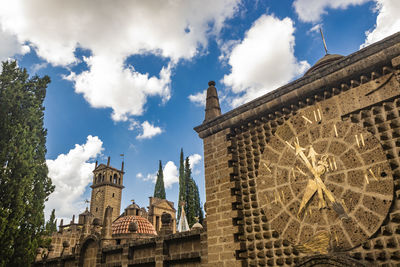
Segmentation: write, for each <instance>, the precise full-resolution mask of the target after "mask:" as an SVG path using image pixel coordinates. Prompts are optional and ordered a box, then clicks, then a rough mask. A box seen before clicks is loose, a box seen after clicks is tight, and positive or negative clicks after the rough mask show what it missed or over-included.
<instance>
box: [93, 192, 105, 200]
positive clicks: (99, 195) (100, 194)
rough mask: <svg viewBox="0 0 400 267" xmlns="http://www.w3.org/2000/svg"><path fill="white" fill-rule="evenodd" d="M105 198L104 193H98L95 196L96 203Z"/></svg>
mask: <svg viewBox="0 0 400 267" xmlns="http://www.w3.org/2000/svg"><path fill="white" fill-rule="evenodd" d="M102 196H103V192H102V191H100V190H99V191H97V193H96V195H95V196H94V198H95V200H96V201H100V200H101V197H102Z"/></svg>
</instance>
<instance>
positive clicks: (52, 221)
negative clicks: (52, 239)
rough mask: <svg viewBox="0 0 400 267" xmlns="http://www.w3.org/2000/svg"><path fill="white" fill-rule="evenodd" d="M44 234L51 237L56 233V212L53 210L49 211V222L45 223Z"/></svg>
mask: <svg viewBox="0 0 400 267" xmlns="http://www.w3.org/2000/svg"><path fill="white" fill-rule="evenodd" d="M45 228H46V234H47V235H51V234H52V233H54V232H57V219H56V210H55V209H53V210H52V211H51V215H50V218H49V220H48V221H47V222H46V227H45Z"/></svg>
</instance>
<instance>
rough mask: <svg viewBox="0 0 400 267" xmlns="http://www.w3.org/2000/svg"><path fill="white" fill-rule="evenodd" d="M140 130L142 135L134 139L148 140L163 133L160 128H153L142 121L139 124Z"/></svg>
mask: <svg viewBox="0 0 400 267" xmlns="http://www.w3.org/2000/svg"><path fill="white" fill-rule="evenodd" d="M141 128H142V133H141V134H139V135H138V136H136V139H150V138H152V137H154V136H156V135H159V134H161V133H162V132H163V130H162V129H161V128H160V127H157V126H154V125H152V124H150V123H149V122H148V121H144V122H143V123H142V124H141Z"/></svg>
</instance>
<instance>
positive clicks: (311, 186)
mask: <svg viewBox="0 0 400 267" xmlns="http://www.w3.org/2000/svg"><path fill="white" fill-rule="evenodd" d="M317 189H318V185H317V183H316V182H315V181H314V180H312V179H308V184H307V187H306V189H305V192H304V195H303V199H302V200H301V203H300V208H299V212H298V213H297V216H299V214H300V213H301V211H302V210H303V209H304V207H305V206H306V205H307V203H308V201H310V199H311V198H312V196H313V195H314V194H315V191H317Z"/></svg>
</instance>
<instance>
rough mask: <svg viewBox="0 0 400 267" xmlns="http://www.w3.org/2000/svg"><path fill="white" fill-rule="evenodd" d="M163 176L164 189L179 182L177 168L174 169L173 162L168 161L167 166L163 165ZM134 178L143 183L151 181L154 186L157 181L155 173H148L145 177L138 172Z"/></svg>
mask: <svg viewBox="0 0 400 267" xmlns="http://www.w3.org/2000/svg"><path fill="white" fill-rule="evenodd" d="M163 174H164V186H165V188H171V187H172V185H173V184H174V183H178V182H179V176H178V168H177V167H176V165H175V163H174V162H172V161H168V162H167V164H165V166H164V169H163ZM136 178H138V179H140V180H143V181H151V182H152V183H153V184H155V183H156V180H157V172H155V173H149V174H147V175H146V176H144V175H143V174H142V173H141V172H139V173H138V174H136Z"/></svg>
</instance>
